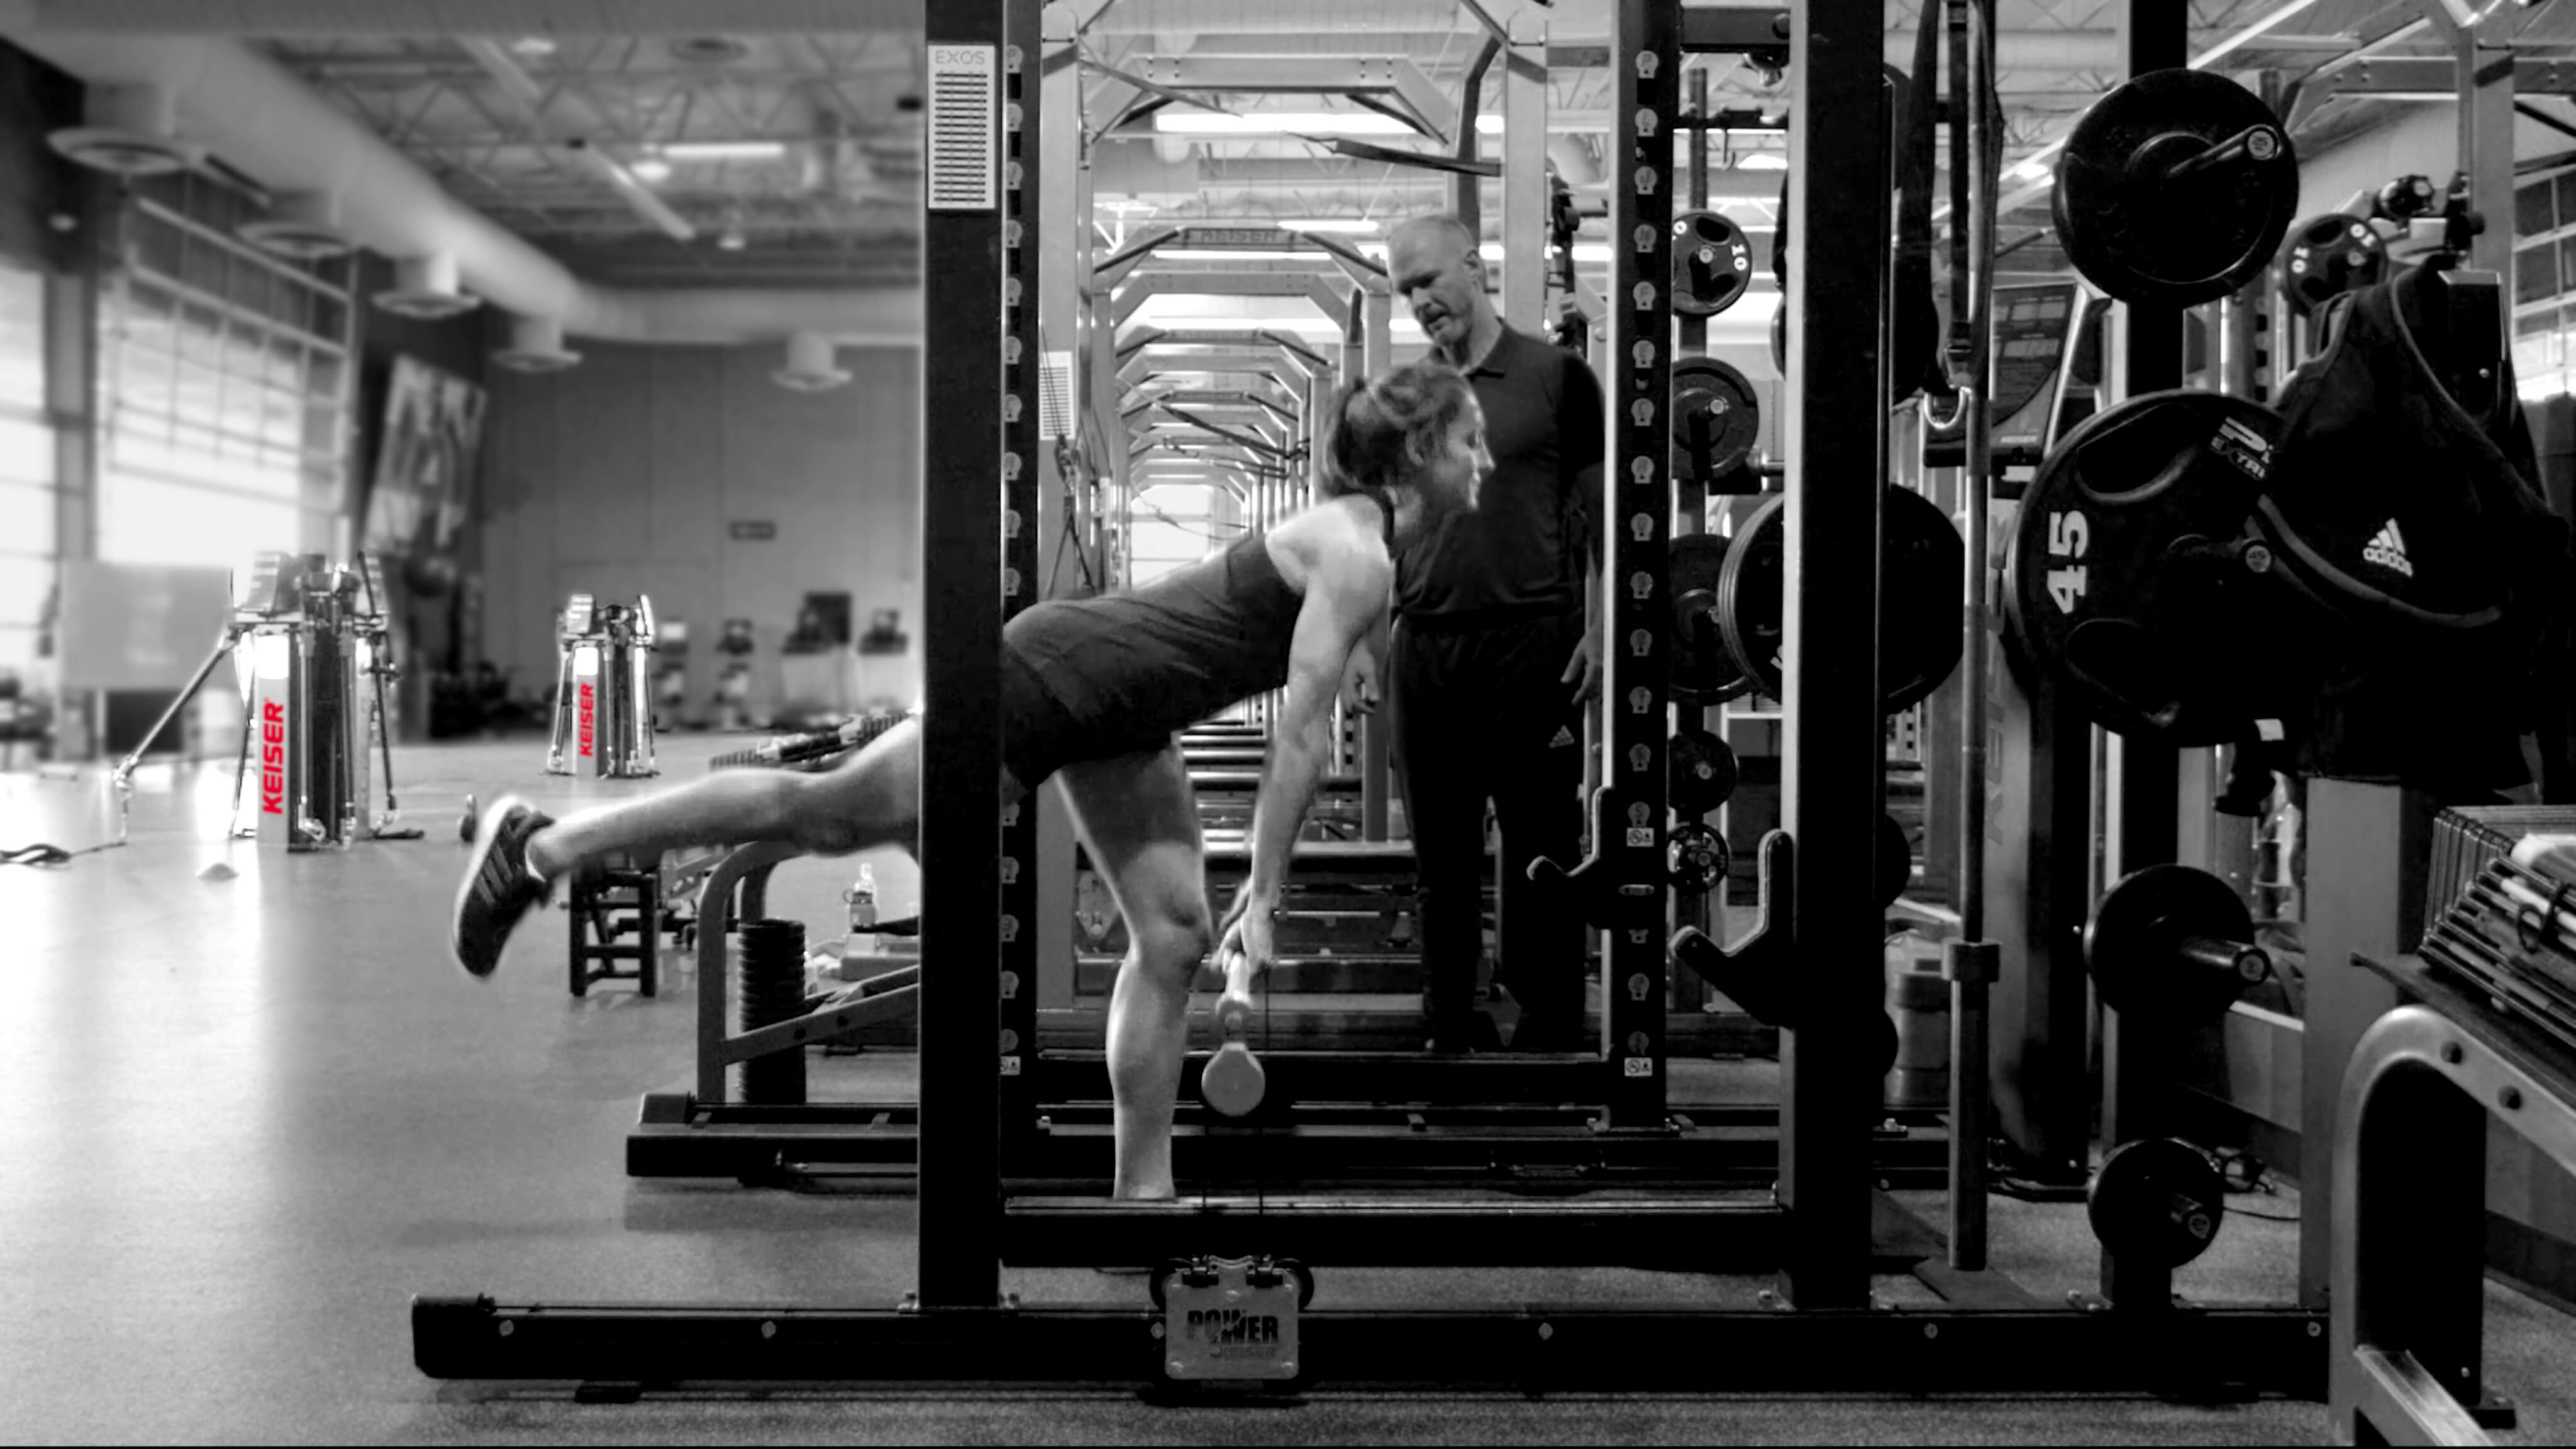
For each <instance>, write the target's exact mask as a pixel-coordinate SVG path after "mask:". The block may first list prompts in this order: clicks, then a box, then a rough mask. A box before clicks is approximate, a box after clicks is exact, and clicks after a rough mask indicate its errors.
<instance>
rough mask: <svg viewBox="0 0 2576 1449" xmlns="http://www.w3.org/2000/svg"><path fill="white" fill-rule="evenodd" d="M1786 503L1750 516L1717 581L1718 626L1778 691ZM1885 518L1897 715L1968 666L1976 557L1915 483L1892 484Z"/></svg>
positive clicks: (1886, 640)
mask: <svg viewBox="0 0 2576 1449" xmlns="http://www.w3.org/2000/svg"><path fill="white" fill-rule="evenodd" d="M1787 502H1788V500H1787V498H1786V496H1785V495H1782V496H1779V497H1774V498H1772V499H1770V500H1769V501H1768V502H1766V503H1764V504H1763V505H1762V506H1761V507H1759V508H1757V509H1755V510H1753V515H1752V517H1750V518H1747V519H1746V520H1744V526H1743V527H1742V528H1740V529H1738V530H1737V531H1736V536H1735V544H1734V546H1733V547H1732V548H1729V549H1728V550H1727V553H1726V567H1725V569H1724V571H1723V572H1722V573H1721V574H1720V576H1719V578H1718V587H1717V627H1718V633H1719V635H1720V637H1722V638H1723V639H1725V641H1726V648H1727V652H1728V653H1730V654H1732V655H1734V656H1735V661H1736V665H1737V667H1739V668H1741V669H1742V670H1743V671H1744V672H1745V674H1746V675H1747V676H1748V677H1750V678H1751V679H1752V680H1753V683H1754V687H1755V688H1756V689H1758V690H1759V691H1760V692H1761V693H1763V694H1765V695H1767V696H1769V697H1770V698H1773V699H1778V698H1779V697H1780V691H1781V690H1782V689H1783V688H1784V687H1786V684H1787V680H1786V679H1785V677H1784V675H1783V672H1782V669H1781V665H1780V637H1781V629H1782V617H1783V601H1782V598H1781V579H1782V577H1783V568H1784V564H1785V561H1786V552H1785V545H1784V537H1783V532H1784V529H1785V528H1786V526H1787V515H1786V513H1785V511H1784V510H1785V509H1786V507H1787ZM1879 519H1880V527H1881V528H1882V529H1883V530H1884V531H1885V532H1884V542H1883V543H1882V545H1881V547H1880V549H1879V559H1878V569H1879V580H1880V582H1879V594H1878V659H1879V693H1880V710H1881V712H1882V713H1886V714H1894V713H1896V712H1897V711H1899V710H1902V709H1906V708H1909V707H1911V706H1912V705H1914V704H1916V703H1917V702H1919V701H1921V700H1922V699H1924V698H1925V697H1926V696H1928V695H1930V694H1931V693H1932V691H1933V690H1935V689H1938V688H1940V687H1941V682H1942V681H1943V680H1945V679H1948V678H1949V677H1950V674H1951V671H1953V670H1955V669H1957V668H1958V667H1959V653H1960V650H1961V649H1962V648H1963V647H1965V643H1966V640H1965V638H1964V636H1963V634H1962V632H1961V631H1962V629H1963V627H1964V626H1963V624H1962V622H1961V612H1962V600H1961V594H1962V593H1963V592H1964V586H1965V582H1966V574H1967V567H1968V563H1967V559H1968V555H1967V546H1966V545H1965V544H1963V543H1962V542H1960V540H1959V531H1958V530H1957V529H1956V528H1953V527H1951V525H1950V519H1949V515H1947V514H1945V513H1943V512H1942V511H1941V506H1940V505H1939V504H1937V503H1934V502H1933V501H1932V500H1930V499H1928V498H1926V497H1924V496H1923V495H1922V494H1920V493H1916V492H1914V491H1913V490H1912V489H1908V488H1890V489H1888V490H1887V497H1886V502H1885V504H1884V506H1883V507H1882V508H1881V510H1880V514H1879ZM1943 600H1947V601H1948V605H1947V607H1944V606H1943V604H1942V601H1943Z"/></svg>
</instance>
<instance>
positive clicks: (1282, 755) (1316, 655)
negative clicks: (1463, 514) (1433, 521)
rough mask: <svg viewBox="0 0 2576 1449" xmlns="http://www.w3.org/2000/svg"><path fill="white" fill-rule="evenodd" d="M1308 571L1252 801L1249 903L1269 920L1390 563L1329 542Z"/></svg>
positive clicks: (1380, 606)
mask: <svg viewBox="0 0 2576 1449" xmlns="http://www.w3.org/2000/svg"><path fill="white" fill-rule="evenodd" d="M1327 548H1328V549H1329V552H1328V553H1327V554H1325V555H1324V556H1323V557H1320V558H1318V559H1317V561H1316V564H1315V567H1314V568H1313V569H1312V570H1311V571H1310V572H1309V573H1308V574H1307V581H1306V603H1305V607H1303V608H1302V609H1300V610H1299V611H1298V613H1297V628H1296V632H1295V633H1294V634H1293V635H1292V636H1291V637H1290V639H1289V644H1288V695H1287V699H1286V702H1285V703H1284V704H1283V705H1282V707H1281V709H1280V712H1279V716H1278V718H1277V720H1276V721H1274V722H1273V724H1272V734H1271V737H1270V757H1269V760H1268V762H1267V763H1266V764H1264V765H1263V767H1262V771H1261V792H1260V794H1259V795H1258V796H1256V797H1255V798H1254V800H1253V804H1252V874H1251V879H1250V880H1249V881H1248V882H1246V887H1245V889H1246V894H1247V897H1248V900H1247V905H1248V906H1249V908H1250V909H1251V910H1254V911H1258V912H1262V913H1263V914H1264V916H1265V918H1266V915H1267V913H1268V912H1269V911H1270V910H1271V908H1273V907H1275V906H1277V905H1278V904H1279V892H1280V889H1281V887H1282V886H1284V885H1285V884H1286V883H1287V879H1288V860H1289V857H1290V856H1291V855H1292V854H1294V853H1295V850H1296V845H1297V831H1298V828H1299V827H1300V826H1302V825H1303V824H1304V823H1305V820H1306V807H1307V805H1308V804H1309V803H1310V802H1311V801H1312V800H1313V798H1314V793H1315V782H1316V780H1317V779H1318V778H1320V777H1321V776H1322V774H1323V771H1324V763H1325V762H1326V761H1327V760H1330V759H1331V758H1332V735H1331V725H1332V718H1333V699H1334V697H1335V695H1336V694H1337V693H1338V692H1339V691H1340V688H1341V683H1342V670H1343V667H1344V666H1345V665H1346V664H1348V663H1349V661H1350V657H1351V647H1352V646H1353V645H1354V644H1356V643H1358V642H1359V639H1360V635H1361V634H1362V632H1363V631H1365V630H1367V629H1368V628H1369V627H1370V625H1371V623H1372V621H1375V620H1378V619H1382V618H1383V617H1384V615H1385V604H1386V592H1387V587H1388V581H1387V579H1386V578H1385V577H1384V574H1385V572H1386V570H1385V567H1384V566H1383V565H1381V564H1378V563H1376V562H1375V561H1374V560H1371V559H1368V558H1367V557H1366V556H1365V555H1364V554H1362V553H1361V552H1360V550H1358V549H1357V548H1356V547H1353V546H1350V545H1347V544H1340V543H1336V544H1330V545H1327Z"/></svg>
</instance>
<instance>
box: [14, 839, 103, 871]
mask: <svg viewBox="0 0 2576 1449" xmlns="http://www.w3.org/2000/svg"><path fill="white" fill-rule="evenodd" d="M123 843H124V842H122V841H116V840H110V841H106V842H103V843H101V844H98V845H88V846H83V847H82V848H80V849H79V850H65V849H63V848H62V847H61V846H59V845H48V844H46V843H44V842H42V841H39V842H37V843H36V844H34V845H22V846H19V847H18V848H17V849H15V850H0V865H26V866H65V865H69V864H71V863H72V861H73V860H75V859H77V858H79V857H81V856H84V855H95V854H97V853H98V852H99V851H102V850H108V849H112V848H114V847H115V846H118V845H121V844H123Z"/></svg>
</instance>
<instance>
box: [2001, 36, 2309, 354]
mask: <svg viewBox="0 0 2576 1449" xmlns="http://www.w3.org/2000/svg"><path fill="white" fill-rule="evenodd" d="M2298 204H2299V160H2298V156H2297V155H2296V154H2295V153H2294V152H2293V150H2292V149H2291V146H2290V137H2289V133H2288V132H2286V131H2284V130H2283V129H2281V124H2280V120H2279V118H2278V117H2275V116H2274V115H2273V114H2272V108H2271V107H2269V106H2266V105H2264V104H2263V102H2262V99H2261V98H2260V97H2258V96H2256V95H2255V94H2254V93H2253V92H2251V91H2249V90H2247V89H2245V88H2244V87H2243V86H2241V85H2238V84H2237V83H2236V82H2234V81H2232V80H2229V79H2227V78H2226V77H2225V76H2218V75H2211V74H2209V73H2208V72H2206V71H2196V70H2159V71H2150V72H2148V73H2147V74H2145V75H2142V76H2139V77H2138V78H2137V79H2135V80H2133V81H2130V82H2129V83H2128V84H2127V85H2124V86H2121V87H2120V88H2119V89H2117V90H2115V91H2112V92H2111V93H2110V94H2109V95H2106V96H2104V97H2103V98H2102V99H2100V100H2098V101H2096V102H2094V103H2093V107H2092V109H2090V110H2088V111H2086V112H2085V113H2084V116H2083V119H2081V120H2079V121H2077V122H2076V123H2075V129H2074V130H2073V131H2072V132H2070V133H2068V136H2067V141H2066V150H2065V151H2064V153H2062V154H2061V155H2060V156H2059V157H2058V159H2057V185H2056V188H2055V190H2054V191H2053V192H2052V193H2051V195H2050V208H2051V210H2052V211H2053V212H2054V213H2055V216H2056V221H2057V235H2058V237H2059V238H2060V240H2062V241H2063V242H2064V243H2065V246H2066V255H2067V259H2068V260H2070V261H2072V262H2074V263H2075V269H2076V270H2077V271H2079V272H2082V273H2083V274H2084V278H2085V280H2087V281H2089V282H2091V283H2092V284H2093V285H2095V286H2097V287H2099V288H2101V289H2102V290H2103V291H2105V292H2108V293H2110V294H2111V295H2112V296H2114V297H2117V298H2119V299H2120V300H2121V301H2123V302H2138V303H2143V304H2147V305H2150V306H2157V307H2174V308H2181V307H2191V306H2197V305H2198V304H2200V303H2202V302H2214V301H2216V300H2217V299H2219V298H2221V297H2224V296H2226V295H2227V294H2228V293H2230V292H2233V291H2235V290H2236V289H2237V288H2239V287H2242V286H2244V285H2245V284H2246V283H2247V282H2249V281H2252V280H2253V279H2254V277H2255V276H2256V275H2257V274H2259V273H2260V272H2261V271H2262V270H2263V268H2264V266H2265V265H2266V264H2267V263H2269V262H2270V261H2271V260H2272V257H2273V255H2274V254H2275V253H2276V252H2278V251H2279V250H2280V247H2281V237H2282V234H2283V233H2285V232H2286V231H2288V230H2289V226H2290V213H2291V211H2292V209H2293V208H2295V207H2297V205H2298Z"/></svg>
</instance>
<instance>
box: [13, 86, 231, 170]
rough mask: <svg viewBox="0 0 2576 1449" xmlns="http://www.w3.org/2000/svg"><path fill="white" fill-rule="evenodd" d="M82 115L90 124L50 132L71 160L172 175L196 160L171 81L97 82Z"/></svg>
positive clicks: (97, 166)
mask: <svg viewBox="0 0 2576 1449" xmlns="http://www.w3.org/2000/svg"><path fill="white" fill-rule="evenodd" d="M81 115H82V118H83V119H84V120H86V121H87V122H88V123H89V124H87V125H83V126H73V127H69V128H67V129H64V130H60V131H56V132H54V133H53V134H51V135H49V136H47V137H46V138H45V142H46V144H47V145H50V146H52V147H53V148H54V150H55V151H56V152H58V153H60V154H61V155H62V156H63V157H64V159H66V160H70V161H77V162H79V163H80V164H81V165H83V166H87V167H89V168H91V169H92V170H96V171H105V172H109V173H111V174H113V175H117V176H167V175H169V174H170V173H171V172H173V171H180V170H185V169H186V168H187V167H189V166H192V165H194V164H195V163H196V156H195V154H194V153H192V152H191V151H190V150H189V148H188V147H187V146H186V145H184V144H183V143H181V141H180V140H179V126H178V105H177V103H176V99H175V98H174V97H173V96H172V94H171V92H170V88H169V87H167V86H159V85H122V86H92V87H91V88H90V92H89V95H88V97H87V98H86V100H85V101H84V103H83V105H82V108H81Z"/></svg>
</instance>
